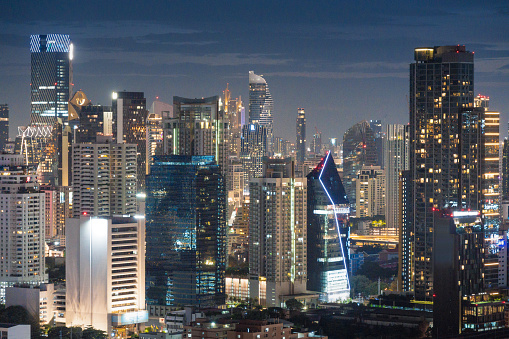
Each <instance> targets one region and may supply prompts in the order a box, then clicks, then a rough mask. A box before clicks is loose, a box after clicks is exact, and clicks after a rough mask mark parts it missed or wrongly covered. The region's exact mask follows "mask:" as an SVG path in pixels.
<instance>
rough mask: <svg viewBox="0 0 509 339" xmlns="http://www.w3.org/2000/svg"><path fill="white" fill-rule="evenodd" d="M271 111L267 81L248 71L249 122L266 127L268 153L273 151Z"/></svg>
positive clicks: (271, 102)
mask: <svg viewBox="0 0 509 339" xmlns="http://www.w3.org/2000/svg"><path fill="white" fill-rule="evenodd" d="M273 111H274V102H273V101H272V96H271V94H270V91H269V86H268V85H267V81H265V79H264V78H263V77H262V76H260V75H256V74H254V72H253V71H249V123H250V124H260V125H261V126H264V127H265V128H266V131H267V140H268V145H267V147H268V149H267V151H268V154H269V155H271V154H272V152H273V150H272V145H273V138H274V134H273V122H272V120H273V117H272V114H273Z"/></svg>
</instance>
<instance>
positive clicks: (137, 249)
mask: <svg viewBox="0 0 509 339" xmlns="http://www.w3.org/2000/svg"><path fill="white" fill-rule="evenodd" d="M68 224H69V227H68V228H67V246H66V248H67V250H66V256H65V257H66V265H65V267H66V272H65V277H66V297H65V306H66V311H65V312H66V314H65V321H66V325H67V326H80V327H83V328H85V327H88V326H92V327H94V328H96V329H98V330H102V331H105V332H106V333H107V335H108V337H117V338H119V337H120V338H122V337H124V338H125V337H126V335H127V331H126V330H127V329H130V330H131V331H134V329H135V328H134V327H135V326H137V325H138V324H141V323H144V322H146V321H148V313H147V311H146V310H145V251H144V248H145V234H144V233H145V223H144V220H143V218H136V217H122V216H120V217H91V216H84V215H82V216H80V217H77V218H71V219H68Z"/></svg>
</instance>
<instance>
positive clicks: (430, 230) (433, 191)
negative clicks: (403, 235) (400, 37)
mask: <svg viewBox="0 0 509 339" xmlns="http://www.w3.org/2000/svg"><path fill="white" fill-rule="evenodd" d="M414 55H415V62H414V63H412V64H410V137H411V152H410V171H411V180H412V182H413V185H414V189H413V199H412V201H413V208H411V209H409V210H411V211H413V212H412V213H413V215H411V216H409V218H406V219H407V220H408V219H410V224H412V227H413V232H412V234H413V236H412V238H410V239H407V241H409V242H410V243H407V244H405V245H404V247H405V248H406V249H407V250H408V249H410V248H412V249H413V258H412V262H413V263H414V277H413V286H411V289H413V290H414V291H415V297H416V299H418V300H431V299H432V295H433V248H434V243H433V234H434V232H435V231H436V230H434V228H435V227H440V224H437V223H436V220H435V214H434V213H433V211H434V210H436V209H444V208H447V209H472V210H479V209H480V207H481V206H480V200H481V194H480V190H481V186H480V178H481V172H480V170H481V166H479V165H478V164H479V163H480V161H481V150H482V149H483V147H482V145H481V133H482V127H481V124H480V120H481V119H482V114H483V112H482V111H483V109H482V108H481V109H474V54H473V53H472V52H469V51H467V50H466V49H465V46H459V45H458V46H439V47H433V48H427V47H426V48H416V49H415V54H414ZM477 245H478V244H469V246H477ZM481 246H482V244H481Z"/></svg>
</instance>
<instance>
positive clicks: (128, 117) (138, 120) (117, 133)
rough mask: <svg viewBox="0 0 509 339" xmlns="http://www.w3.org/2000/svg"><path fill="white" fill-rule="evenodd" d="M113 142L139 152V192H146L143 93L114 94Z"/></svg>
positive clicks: (145, 136)
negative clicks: (128, 146) (130, 145)
mask: <svg viewBox="0 0 509 339" xmlns="http://www.w3.org/2000/svg"><path fill="white" fill-rule="evenodd" d="M112 99H113V101H112V105H111V106H112V111H113V119H112V120H113V123H112V133H113V140H114V141H116V142H117V143H119V144H122V143H126V144H135V145H136V151H137V190H138V192H143V191H144V190H145V175H146V174H147V165H146V158H147V126H146V123H147V115H148V111H147V99H145V94H144V93H143V92H118V93H117V92H113V95H112Z"/></svg>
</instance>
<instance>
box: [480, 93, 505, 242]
mask: <svg viewBox="0 0 509 339" xmlns="http://www.w3.org/2000/svg"><path fill="white" fill-rule="evenodd" d="M489 100H490V98H489V97H487V96H484V95H480V94H479V95H478V96H477V97H475V102H474V106H475V107H481V108H484V115H483V117H484V119H483V123H484V131H483V134H482V138H483V142H482V144H483V145H484V154H483V158H482V188H481V190H482V215H483V225H484V231H485V232H486V233H488V234H491V235H498V227H499V225H500V193H501V190H500V168H499V166H500V162H501V158H500V112H496V111H492V110H490V106H489ZM497 238H498V237H497ZM497 240H498V239H497ZM497 243H498V241H495V243H494V244H493V246H494V247H497V246H498V245H497Z"/></svg>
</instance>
